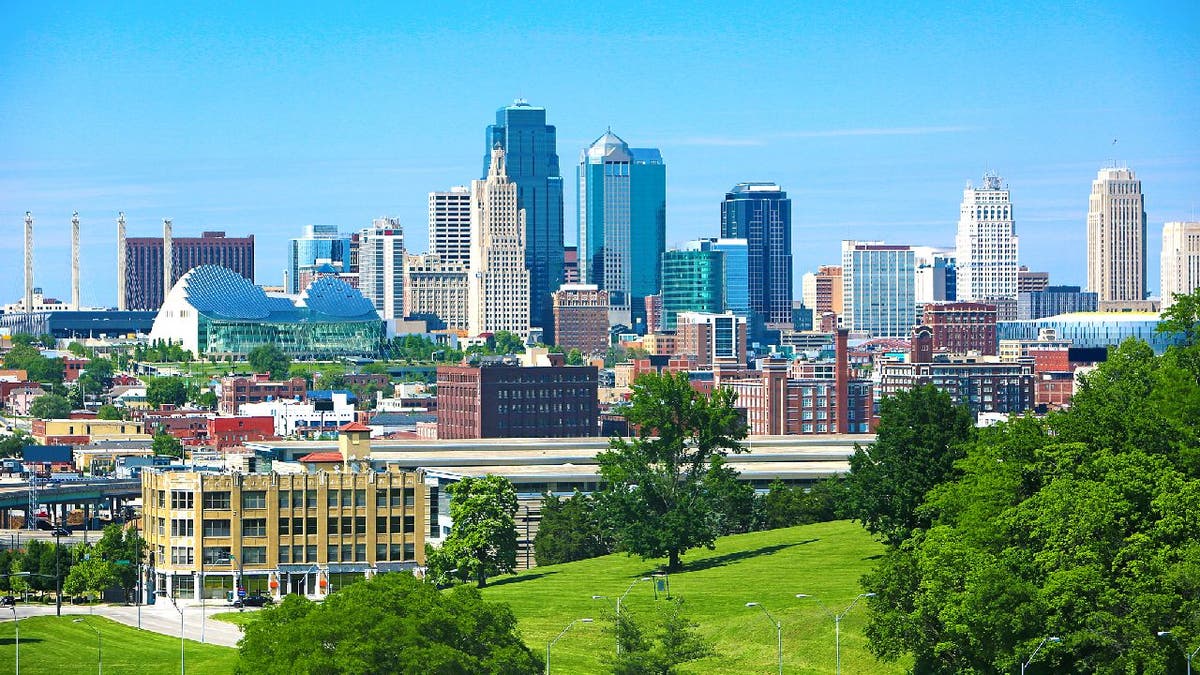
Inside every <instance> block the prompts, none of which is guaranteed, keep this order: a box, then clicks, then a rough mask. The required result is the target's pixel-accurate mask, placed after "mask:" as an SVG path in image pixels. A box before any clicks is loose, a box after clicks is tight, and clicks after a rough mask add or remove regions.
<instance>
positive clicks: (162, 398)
mask: <svg viewBox="0 0 1200 675" xmlns="http://www.w3.org/2000/svg"><path fill="white" fill-rule="evenodd" d="M146 402H147V403H149V404H150V405H152V406H164V405H175V406H180V405H183V404H184V403H187V384H186V383H185V382H184V381H183V378H181V377H152V378H150V382H149V383H147V384H146Z"/></svg>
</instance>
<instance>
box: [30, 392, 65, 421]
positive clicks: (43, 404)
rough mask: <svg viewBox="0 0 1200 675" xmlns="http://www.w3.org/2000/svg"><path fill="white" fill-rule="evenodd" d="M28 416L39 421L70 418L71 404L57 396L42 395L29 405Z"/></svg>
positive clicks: (62, 397)
mask: <svg viewBox="0 0 1200 675" xmlns="http://www.w3.org/2000/svg"><path fill="white" fill-rule="evenodd" d="M29 416H30V417H36V418H37V419H40V420H62V419H66V418H68V417H70V416H71V402H70V401H68V400H67V399H66V397H64V396H59V395H57V394H43V395H41V396H39V397H37V398H35V399H33V403H31V404H29Z"/></svg>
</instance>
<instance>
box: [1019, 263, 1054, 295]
mask: <svg viewBox="0 0 1200 675" xmlns="http://www.w3.org/2000/svg"><path fill="white" fill-rule="evenodd" d="M1049 285H1050V273H1049V272H1033V271H1031V270H1030V269H1029V268H1028V267H1026V266H1024V265H1021V266H1020V267H1018V268H1017V292H1018V293H1033V292H1036V291H1044V290H1046V288H1047V287H1048V286H1049Z"/></svg>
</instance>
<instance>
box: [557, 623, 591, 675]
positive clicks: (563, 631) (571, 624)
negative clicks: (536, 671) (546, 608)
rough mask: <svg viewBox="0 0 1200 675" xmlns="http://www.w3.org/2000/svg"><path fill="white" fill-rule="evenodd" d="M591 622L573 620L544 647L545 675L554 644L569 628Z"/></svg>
mask: <svg viewBox="0 0 1200 675" xmlns="http://www.w3.org/2000/svg"><path fill="white" fill-rule="evenodd" d="M591 622H592V620H591V619H575V620H574V621H572V622H571V623H569V624H567V627H566V628H564V629H562V632H561V633H559V634H558V637H556V638H554V639H553V640H551V641H550V644H548V645H546V675H550V648H551V647H553V646H554V643H555V642H558V640H559V638H561V637H562V636H564V635H566V634H567V631H569V630H571V626H574V625H575V624H577V623H591Z"/></svg>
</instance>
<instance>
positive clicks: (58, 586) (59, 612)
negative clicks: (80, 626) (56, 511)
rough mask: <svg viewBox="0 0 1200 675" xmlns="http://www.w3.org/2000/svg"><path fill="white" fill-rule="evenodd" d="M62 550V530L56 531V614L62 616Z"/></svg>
mask: <svg viewBox="0 0 1200 675" xmlns="http://www.w3.org/2000/svg"><path fill="white" fill-rule="evenodd" d="M61 548H62V528H61V527H59V528H58V529H56V530H54V614H55V616H62V569H61V567H60V566H59V561H58V557H59V556H58V554H59V549H61Z"/></svg>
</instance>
